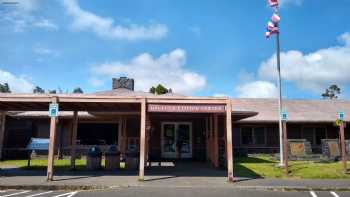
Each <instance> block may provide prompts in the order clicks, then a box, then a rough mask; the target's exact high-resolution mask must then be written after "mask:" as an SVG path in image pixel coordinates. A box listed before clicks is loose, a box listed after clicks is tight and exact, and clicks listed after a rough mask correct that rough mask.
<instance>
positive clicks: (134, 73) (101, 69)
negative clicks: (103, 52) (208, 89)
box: [92, 49, 206, 94]
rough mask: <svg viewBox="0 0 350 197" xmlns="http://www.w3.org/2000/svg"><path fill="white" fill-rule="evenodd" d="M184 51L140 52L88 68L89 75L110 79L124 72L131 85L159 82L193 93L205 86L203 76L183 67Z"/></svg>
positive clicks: (141, 86)
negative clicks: (123, 58) (128, 58)
mask: <svg viewBox="0 0 350 197" xmlns="http://www.w3.org/2000/svg"><path fill="white" fill-rule="evenodd" d="M185 64H186V52H185V51H184V50H182V49H175V50H173V51H171V52H170V53H166V54H162V55H161V56H160V57H158V58H155V57H153V56H152V55H150V54H148V53H143V54H140V55H138V56H136V57H134V58H132V59H131V60H130V61H128V62H120V61H117V62H108V63H104V64H100V65H95V66H93V68H92V74H93V75H94V77H93V78H95V79H96V78H97V77H99V79H100V80H101V79H104V80H106V79H110V78H112V77H117V76H128V77H131V78H134V79H135V89H137V90H143V91H148V90H149V88H150V87H152V86H154V85H157V84H163V85H165V86H166V87H167V88H171V89H173V91H174V92H178V93H189V94H191V93H193V92H195V91H198V90H200V89H202V88H203V87H205V86H206V78H205V77H204V76H202V75H200V74H198V73H195V72H192V71H189V70H187V69H186V68H185Z"/></svg>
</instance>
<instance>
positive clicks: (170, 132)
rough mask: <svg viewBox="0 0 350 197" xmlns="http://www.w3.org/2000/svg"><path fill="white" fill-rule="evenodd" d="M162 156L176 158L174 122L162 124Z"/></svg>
mask: <svg viewBox="0 0 350 197" xmlns="http://www.w3.org/2000/svg"><path fill="white" fill-rule="evenodd" d="M162 157H164V158H176V138H175V124H171V123H169V124H168V123H166V124H163V125H162Z"/></svg>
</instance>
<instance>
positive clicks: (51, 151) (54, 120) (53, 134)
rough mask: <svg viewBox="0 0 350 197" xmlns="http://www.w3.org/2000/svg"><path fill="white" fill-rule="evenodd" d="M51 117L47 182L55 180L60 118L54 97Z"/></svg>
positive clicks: (50, 110)
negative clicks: (55, 159) (58, 119)
mask: <svg viewBox="0 0 350 197" xmlns="http://www.w3.org/2000/svg"><path fill="white" fill-rule="evenodd" d="M49 116H50V117H51V118H50V119H51V120H50V141H49V151H48V160H47V181H52V180H53V170H54V169H53V166H54V162H55V161H54V156H55V141H56V126H57V125H56V124H57V116H58V98H57V97H53V98H52V103H51V104H50V106H49Z"/></svg>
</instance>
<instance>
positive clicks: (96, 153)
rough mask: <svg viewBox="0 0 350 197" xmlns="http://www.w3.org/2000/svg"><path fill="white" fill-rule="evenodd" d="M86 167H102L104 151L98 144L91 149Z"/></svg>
mask: <svg viewBox="0 0 350 197" xmlns="http://www.w3.org/2000/svg"><path fill="white" fill-rule="evenodd" d="M86 160H87V161H86V168H87V169H89V170H99V169H101V160H102V152H101V150H100V148H98V147H97V146H93V147H92V148H90V149H89V151H88V153H87V158H86Z"/></svg>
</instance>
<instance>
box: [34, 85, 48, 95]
mask: <svg viewBox="0 0 350 197" xmlns="http://www.w3.org/2000/svg"><path fill="white" fill-rule="evenodd" d="M33 93H34V94H44V93H45V90H44V89H42V88H41V87H39V86H35V88H34V89H33Z"/></svg>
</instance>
